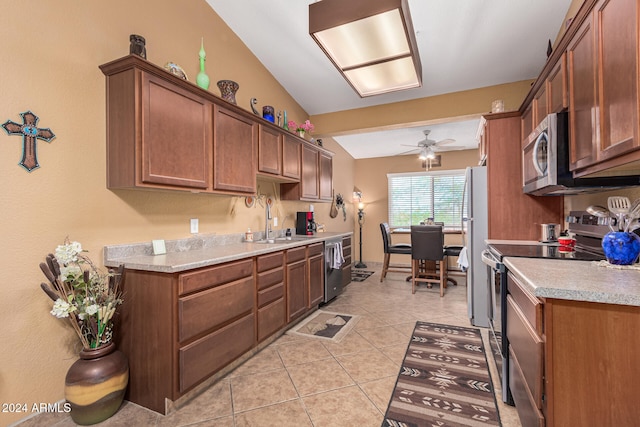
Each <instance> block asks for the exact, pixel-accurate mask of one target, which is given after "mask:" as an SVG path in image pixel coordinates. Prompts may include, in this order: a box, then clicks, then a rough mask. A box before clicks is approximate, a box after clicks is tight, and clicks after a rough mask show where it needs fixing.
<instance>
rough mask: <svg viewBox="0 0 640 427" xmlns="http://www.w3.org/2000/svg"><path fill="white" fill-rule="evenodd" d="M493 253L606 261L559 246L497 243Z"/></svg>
mask: <svg viewBox="0 0 640 427" xmlns="http://www.w3.org/2000/svg"><path fill="white" fill-rule="evenodd" d="M490 250H491V252H494V253H495V254H496V255H498V257H499V259H501V258H502V257H507V256H509V257H524V258H550V259H572V260H579V261H600V260H603V259H605V257H604V255H600V254H594V253H591V252H586V251H583V250H580V249H576V250H570V249H568V248H563V247H561V246H559V245H547V244H539V245H517V244H505V243H496V244H491V245H490Z"/></svg>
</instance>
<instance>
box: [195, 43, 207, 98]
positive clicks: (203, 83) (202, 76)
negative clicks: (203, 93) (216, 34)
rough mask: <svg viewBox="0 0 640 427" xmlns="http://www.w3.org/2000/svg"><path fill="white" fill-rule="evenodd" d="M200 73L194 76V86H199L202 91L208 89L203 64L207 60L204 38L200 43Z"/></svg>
mask: <svg viewBox="0 0 640 427" xmlns="http://www.w3.org/2000/svg"><path fill="white" fill-rule="evenodd" d="M199 56H200V72H199V73H198V75H197V76H196V84H197V85H198V86H200V87H201V88H202V89H204V90H207V89H209V76H208V75H207V73H206V72H205V71H204V62H205V61H206V59H207V54H206V53H205V51H204V38H203V39H202V41H201V42H200V53H199Z"/></svg>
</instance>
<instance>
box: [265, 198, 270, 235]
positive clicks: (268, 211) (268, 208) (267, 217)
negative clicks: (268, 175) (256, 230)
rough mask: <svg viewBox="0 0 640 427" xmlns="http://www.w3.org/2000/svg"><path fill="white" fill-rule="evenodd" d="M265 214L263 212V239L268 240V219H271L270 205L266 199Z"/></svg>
mask: <svg viewBox="0 0 640 427" xmlns="http://www.w3.org/2000/svg"><path fill="white" fill-rule="evenodd" d="M264 206H265V214H264V240H269V229H270V225H269V221H270V220H271V205H270V204H269V202H267V201H266V200H265V201H264Z"/></svg>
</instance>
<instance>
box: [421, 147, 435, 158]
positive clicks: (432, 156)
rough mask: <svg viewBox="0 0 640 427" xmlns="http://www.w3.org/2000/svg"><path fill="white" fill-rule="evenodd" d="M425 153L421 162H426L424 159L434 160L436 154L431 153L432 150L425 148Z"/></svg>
mask: <svg viewBox="0 0 640 427" xmlns="http://www.w3.org/2000/svg"><path fill="white" fill-rule="evenodd" d="M425 151H426V157H425V158H424V159H423V160H426V159H429V160H435V158H436V153H435V152H434V151H433V148H431V147H427V148H426V149H425Z"/></svg>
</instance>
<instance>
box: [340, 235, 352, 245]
mask: <svg viewBox="0 0 640 427" xmlns="http://www.w3.org/2000/svg"><path fill="white" fill-rule="evenodd" d="M342 246H343V247H345V246H351V237H343V238H342Z"/></svg>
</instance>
